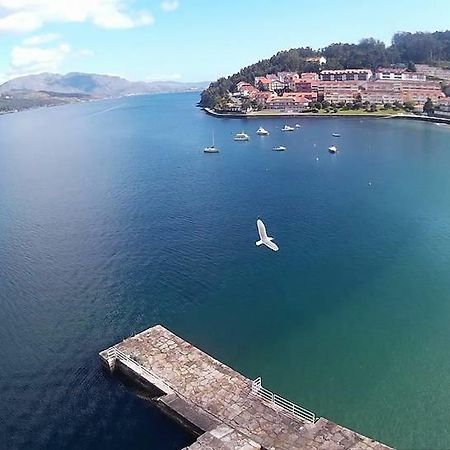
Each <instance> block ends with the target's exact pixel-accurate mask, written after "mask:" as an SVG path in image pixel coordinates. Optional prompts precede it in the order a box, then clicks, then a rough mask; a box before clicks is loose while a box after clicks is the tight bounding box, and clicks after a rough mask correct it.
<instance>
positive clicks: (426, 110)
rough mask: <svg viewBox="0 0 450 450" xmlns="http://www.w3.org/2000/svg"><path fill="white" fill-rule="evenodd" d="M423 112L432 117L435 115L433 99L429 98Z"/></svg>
mask: <svg viewBox="0 0 450 450" xmlns="http://www.w3.org/2000/svg"><path fill="white" fill-rule="evenodd" d="M423 112H424V113H426V114H428V115H429V116H432V115H433V114H434V105H433V101H432V100H431V98H428V99H427V101H426V102H425V104H424V105H423Z"/></svg>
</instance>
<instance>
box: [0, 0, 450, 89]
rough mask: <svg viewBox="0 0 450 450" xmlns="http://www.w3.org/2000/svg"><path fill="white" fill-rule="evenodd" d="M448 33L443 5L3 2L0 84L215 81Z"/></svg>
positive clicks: (408, 0)
mask: <svg viewBox="0 0 450 450" xmlns="http://www.w3.org/2000/svg"><path fill="white" fill-rule="evenodd" d="M448 28H450V8H449V2H448V0H421V1H418V0H376V1H367V0H358V1H357V0H341V1H336V0H321V1H311V0H309V1H304V0H277V1H275V0H270V1H269V0H239V1H238V0H227V1H225V0H0V55H1V57H0V81H4V80H6V79H8V78H12V77H15V76H18V75H22V74H29V73H39V72H43V71H51V72H62V73H65V72H70V71H83V72H96V73H107V74H115V75H121V76H124V77H126V78H129V79H132V80H161V79H165V80H167V79H172V80H183V81H203V80H213V79H216V78H217V77H219V76H222V75H228V74H231V73H233V72H235V71H237V70H239V68H241V67H243V66H245V65H248V64H251V63H253V62H255V61H257V60H259V59H262V58H266V57H269V56H271V55H273V54H274V53H276V52H277V51H279V50H283V49H288V48H293V47H300V46H307V45H309V46H311V47H313V48H319V47H324V46H326V45H327V44H329V43H332V42H357V41H358V40H360V39H361V38H364V37H375V38H377V39H381V40H383V41H385V42H386V43H389V41H390V39H391V37H392V35H393V33H395V32H397V31H435V30H445V29H448Z"/></svg>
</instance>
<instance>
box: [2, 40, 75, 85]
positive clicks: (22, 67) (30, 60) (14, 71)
mask: <svg viewBox="0 0 450 450" xmlns="http://www.w3.org/2000/svg"><path fill="white" fill-rule="evenodd" d="M71 51H72V50H71V48H70V46H69V45H68V44H66V43H62V44H60V45H58V46H56V47H53V48H41V47H24V46H16V47H13V49H12V51H11V63H10V66H11V71H10V73H9V76H10V77H15V76H19V75H28V74H31V73H39V72H55V71H57V70H58V69H59V67H60V65H61V64H62V62H63V61H64V59H65V58H66V57H67V55H69V54H70V52H71Z"/></svg>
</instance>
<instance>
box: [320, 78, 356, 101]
mask: <svg viewBox="0 0 450 450" xmlns="http://www.w3.org/2000/svg"><path fill="white" fill-rule="evenodd" d="M359 86H360V83H358V82H355V81H346V82H343V81H320V80H319V81H318V82H316V83H312V87H313V91H314V90H316V92H317V95H318V97H319V98H320V99H323V100H326V101H329V102H335V103H337V102H352V101H353V100H355V98H356V97H357V96H358V94H359Z"/></svg>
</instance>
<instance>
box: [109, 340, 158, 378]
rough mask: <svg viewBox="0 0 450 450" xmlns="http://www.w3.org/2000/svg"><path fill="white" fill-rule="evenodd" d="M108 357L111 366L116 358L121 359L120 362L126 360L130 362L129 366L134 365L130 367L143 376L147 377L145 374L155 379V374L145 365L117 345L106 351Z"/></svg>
mask: <svg viewBox="0 0 450 450" xmlns="http://www.w3.org/2000/svg"><path fill="white" fill-rule="evenodd" d="M106 358H107V359H108V364H109V365H110V366H112V365H114V362H115V361H116V360H119V361H120V362H126V363H128V364H127V365H128V366H130V365H132V366H133V367H130V369H131V368H132V369H133V370H134V371H135V372H136V373H137V374H138V375H140V376H141V377H143V378H146V377H145V375H147V377H149V378H150V380H152V379H154V376H153V374H152V373H151V372H150V371H149V370H148V369H146V368H145V367H144V366H143V365H141V364H140V363H138V362H137V361H135V360H134V359H133V358H131V357H130V356H128V355H126V354H125V353H124V352H122V351H121V350H119V349H118V348H116V347H110V348H109V349H108V351H107V352H106ZM150 380H149V381H150Z"/></svg>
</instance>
